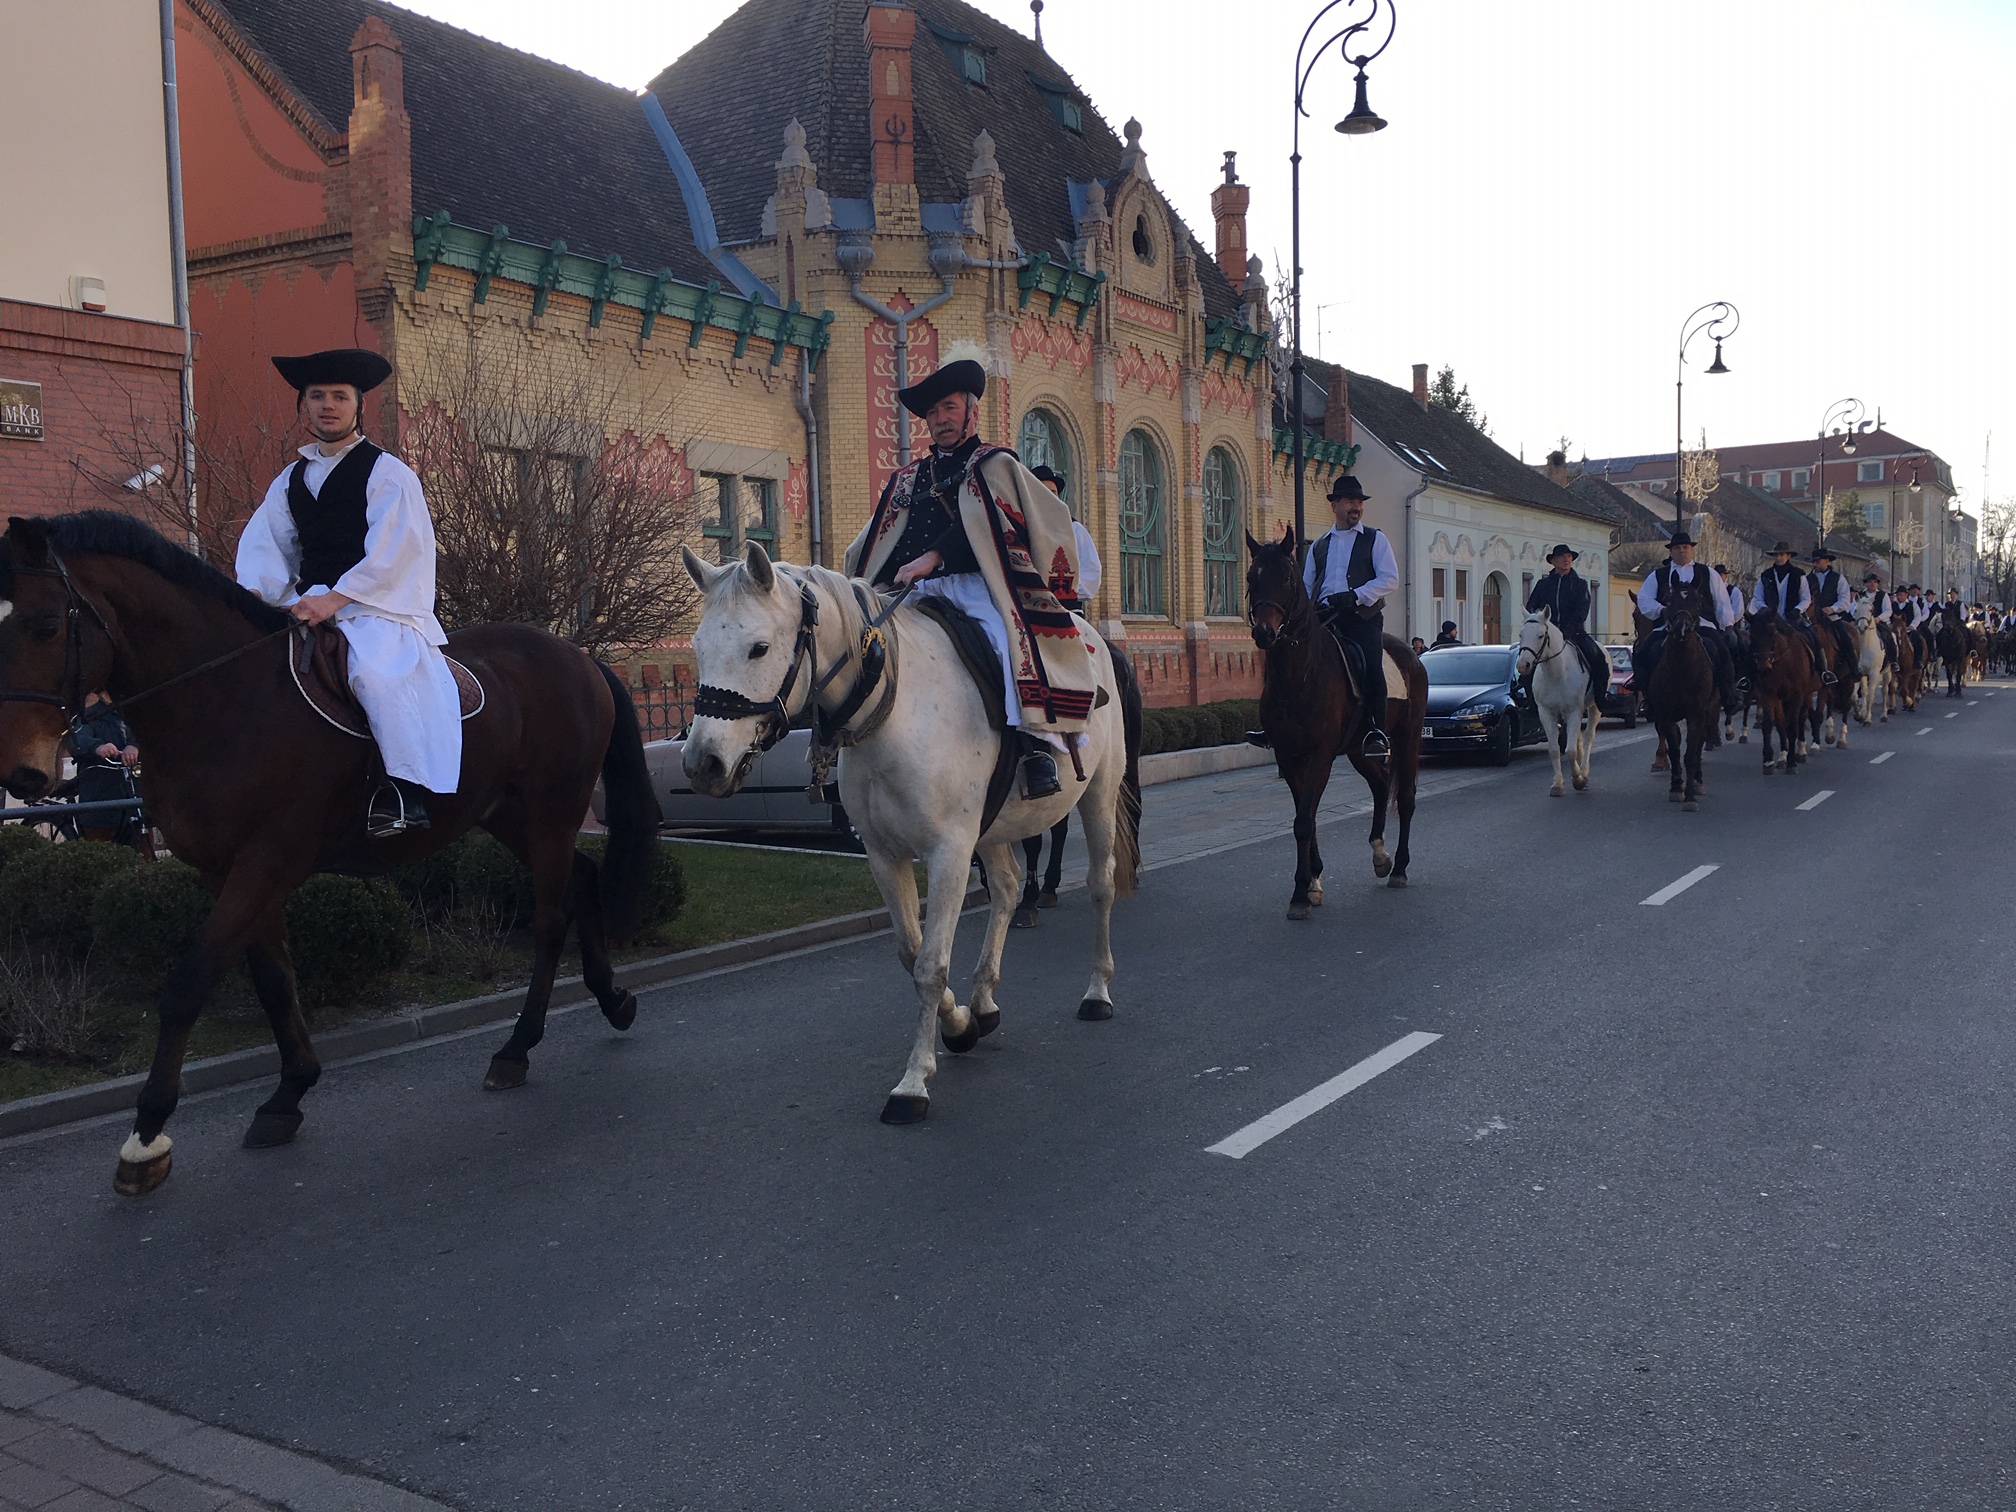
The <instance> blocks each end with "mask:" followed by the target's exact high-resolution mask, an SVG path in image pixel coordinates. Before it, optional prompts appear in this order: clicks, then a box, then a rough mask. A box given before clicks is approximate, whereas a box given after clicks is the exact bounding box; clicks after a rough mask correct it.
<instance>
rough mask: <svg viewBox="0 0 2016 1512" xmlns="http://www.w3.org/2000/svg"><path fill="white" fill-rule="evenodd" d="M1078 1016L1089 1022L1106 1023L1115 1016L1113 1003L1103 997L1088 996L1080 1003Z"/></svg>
mask: <svg viewBox="0 0 2016 1512" xmlns="http://www.w3.org/2000/svg"><path fill="white" fill-rule="evenodd" d="M1078 1017H1079V1018H1080V1019H1082V1020H1083V1021H1084V1022H1086V1023H1088V1024H1100V1023H1104V1022H1105V1021H1106V1020H1107V1019H1110V1018H1111V1017H1113V1005H1112V1004H1111V1003H1109V1002H1106V1001H1105V1000H1104V999H1101V998H1087V999H1085V1001H1084V1002H1082V1003H1080V1004H1079V1005H1078Z"/></svg>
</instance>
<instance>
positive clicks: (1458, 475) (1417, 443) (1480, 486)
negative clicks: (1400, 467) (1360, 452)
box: [1302, 357, 1613, 525]
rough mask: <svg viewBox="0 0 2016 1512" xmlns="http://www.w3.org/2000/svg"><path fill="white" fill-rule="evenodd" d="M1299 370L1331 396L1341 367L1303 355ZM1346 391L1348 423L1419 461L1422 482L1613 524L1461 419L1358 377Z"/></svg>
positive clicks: (1403, 392)
mask: <svg viewBox="0 0 2016 1512" xmlns="http://www.w3.org/2000/svg"><path fill="white" fill-rule="evenodd" d="M1302 361H1303V367H1304V369H1305V370H1306V371H1307V372H1308V374H1309V375H1310V376H1311V377H1313V378H1314V379H1315V380H1316V382H1317V383H1318V384H1320V385H1321V386H1322V387H1323V389H1324V391H1325V392H1326V393H1331V394H1334V393H1337V392H1338V383H1337V374H1338V372H1339V369H1338V368H1337V367H1336V366H1335V365H1334V364H1332V363H1327V362H1321V361H1318V360H1316V359H1314V358H1310V357H1304V358H1303V360H1302ZM1345 376H1346V378H1347V379H1348V380H1349V383H1350V392H1351V422H1352V424H1353V425H1354V426H1356V425H1362V426H1363V427H1364V428H1365V429H1366V430H1368V431H1370V432H1371V433H1372V434H1373V435H1375V436H1377V437H1378V438H1379V440H1380V441H1381V442H1382V443H1383V444H1385V445H1386V446H1387V447H1388V448H1390V449H1393V450H1395V451H1396V452H1398V453H1399V455H1400V457H1401V460H1402V461H1407V460H1408V459H1407V457H1406V454H1405V452H1401V451H1400V450H1399V449H1400V448H1403V447H1404V448H1406V450H1407V451H1411V452H1413V453H1414V455H1415V456H1417V457H1419V458H1420V459H1421V462H1420V464H1419V467H1420V471H1421V474H1422V476H1423V477H1425V478H1427V479H1429V480H1430V481H1439V482H1447V483H1450V484H1453V485H1454V486H1456V487H1458V488H1465V489H1470V490H1472V491H1473V492H1476V493H1485V494H1490V495H1492V496H1493V497H1495V498H1500V499H1505V500H1508V501H1510V502H1512V503H1515V504H1530V505H1532V506H1533V507H1534V508H1536V509H1547V510H1552V511H1553V512H1554V513H1556V514H1565V515H1577V516H1579V517H1581V518H1583V519H1586V520H1599V521H1601V522H1602V523H1604V524H1606V525H1608V524H1611V523H1613V517H1612V516H1611V514H1610V512H1609V511H1608V510H1607V509H1605V508H1602V507H1600V506H1599V505H1597V504H1594V503H1591V502H1590V501H1588V500H1586V499H1583V498H1581V497H1578V496H1577V495H1576V494H1573V493H1571V492H1570V491H1569V490H1567V489H1565V488H1562V487H1560V486H1558V485H1557V484H1554V483H1551V482H1549V481H1548V480H1547V478H1545V477H1544V476H1543V475H1541V474H1540V473H1537V472H1535V471H1534V470H1533V469H1532V468H1530V467H1528V466H1527V465H1526V464H1525V463H1524V462H1521V461H1520V460H1519V459H1518V458H1517V457H1515V456H1513V455H1512V454H1511V453H1510V452H1508V451H1506V450H1505V448H1504V447H1502V446H1499V445H1498V444H1497V443H1496V442H1494V441H1493V440H1492V439H1491V438H1490V437H1489V436H1487V435H1485V434H1484V433H1483V432H1482V431H1480V430H1478V429H1477V427H1476V426H1474V425H1472V424H1471V423H1470V422H1469V421H1467V420H1465V419H1463V418H1462V417H1461V416H1459V415H1455V414H1451V413H1450V412H1449V411H1448V410H1445V409H1437V408H1436V407H1435V406H1433V405H1429V406H1428V407H1427V408H1425V409H1424V408H1423V407H1422V406H1421V405H1419V404H1416V403H1415V402H1414V396H1413V394H1412V393H1410V392H1409V391H1408V390H1406V389H1403V388H1395V387H1394V386H1393V385H1392V384H1390V383H1382V382H1381V381H1380V380H1379V379H1377V378H1373V377H1369V376H1367V375H1366V374H1363V373H1353V372H1348V371H1347V372H1346V373H1345Z"/></svg>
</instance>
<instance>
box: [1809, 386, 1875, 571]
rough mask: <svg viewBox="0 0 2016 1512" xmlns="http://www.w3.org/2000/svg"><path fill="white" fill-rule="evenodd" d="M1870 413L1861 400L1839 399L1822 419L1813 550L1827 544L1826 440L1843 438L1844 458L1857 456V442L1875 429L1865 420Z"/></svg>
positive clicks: (1815, 463)
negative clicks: (1857, 439)
mask: <svg viewBox="0 0 2016 1512" xmlns="http://www.w3.org/2000/svg"><path fill="white" fill-rule="evenodd" d="M1868 413H1869V410H1868V407H1867V406H1866V405H1864V404H1863V403H1862V401H1861V400H1860V399H1836V400H1835V401H1834V402H1833V403H1832V404H1830V405H1828V406H1827V413H1826V414H1824V415H1822V416H1821V417H1820V444H1819V449H1818V452H1817V454H1816V455H1815V457H1814V461H1813V547H1814V550H1816V551H1817V550H1819V548H1820V547H1822V546H1824V545H1826V544H1827V438H1828V437H1829V436H1830V435H1831V436H1838V437H1840V438H1841V455H1843V456H1844V457H1852V456H1854V455H1855V438H1856V437H1857V436H1860V435H1862V434H1863V433H1864V432H1867V431H1872V430H1874V429H1875V428H1876V422H1875V421H1874V420H1865V419H1863V418H1862V417H1863V416H1864V415H1866V414H1868Z"/></svg>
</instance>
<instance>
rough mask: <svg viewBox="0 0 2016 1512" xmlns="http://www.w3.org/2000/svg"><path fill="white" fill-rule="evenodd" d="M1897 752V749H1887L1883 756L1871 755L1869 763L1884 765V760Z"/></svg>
mask: <svg viewBox="0 0 2016 1512" xmlns="http://www.w3.org/2000/svg"><path fill="white" fill-rule="evenodd" d="M1896 754H1897V753H1896V752H1895V751H1885V752H1884V753H1883V754H1882V755H1881V756H1871V757H1870V758H1869V765H1871V766H1881V765H1883V763H1884V762H1886V761H1888V760H1889V759H1890V758H1891V757H1892V756H1895V755H1896Z"/></svg>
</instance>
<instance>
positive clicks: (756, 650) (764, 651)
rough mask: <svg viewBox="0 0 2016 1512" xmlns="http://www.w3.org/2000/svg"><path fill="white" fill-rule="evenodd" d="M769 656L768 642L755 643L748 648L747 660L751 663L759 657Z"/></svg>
mask: <svg viewBox="0 0 2016 1512" xmlns="http://www.w3.org/2000/svg"><path fill="white" fill-rule="evenodd" d="M769 654H770V642H768V641H758V642H756V644H755V645H753V646H751V647H750V648H749V660H751V661H754V660H756V658H757V657H759V656H768V655H769Z"/></svg>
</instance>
